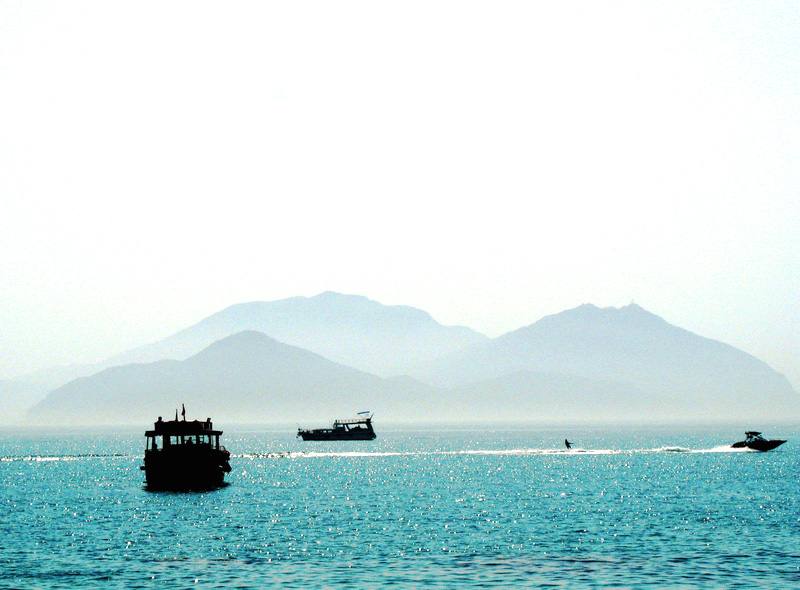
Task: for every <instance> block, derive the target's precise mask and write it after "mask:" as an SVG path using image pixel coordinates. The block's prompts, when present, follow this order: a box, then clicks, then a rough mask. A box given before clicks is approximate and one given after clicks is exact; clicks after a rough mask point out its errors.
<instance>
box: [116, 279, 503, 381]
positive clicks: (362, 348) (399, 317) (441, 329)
mask: <svg viewBox="0 0 800 590" xmlns="http://www.w3.org/2000/svg"><path fill="white" fill-rule="evenodd" d="M245 330H256V331H258V332H263V333H264V334H266V335H268V336H270V337H272V338H275V339H276V340H279V341H280V342H283V343H285V344H291V345H292V346H298V347H300V348H304V349H306V350H310V351H312V352H316V353H317V354H321V355H322V356H324V357H325V358H327V359H329V360H332V361H335V362H338V363H342V364H344V365H347V366H350V367H354V368H356V369H360V370H362V371H367V372H370V373H374V374H376V375H380V376H385V377H388V376H392V375H402V374H404V373H407V372H408V371H409V368H410V367H411V366H414V365H416V364H418V363H419V362H426V361H430V360H434V359H437V358H441V357H444V356H447V355H448V354H451V353H453V352H456V351H458V350H461V349H463V348H464V347H466V346H469V345H472V344H475V343H477V342H485V341H488V340H489V338H488V337H487V336H485V335H483V334H480V333H479V332H476V331H475V330H471V329H469V328H465V327H461V326H443V325H441V324H439V323H438V322H437V321H436V320H434V319H433V318H432V317H431V316H430V314H428V313H427V312H424V311H422V310H419V309H415V308H413V307H408V306H404V305H391V306H388V305H383V304H381V303H378V302H376V301H372V300H370V299H367V298H366V297H362V296H359V295H343V294H340V293H334V292H331V291H328V292H325V293H321V294H319V295H316V296H314V297H291V298H288V299H281V300H278V301H254V302H250V303H240V304H237V305H232V306H230V307H228V308H226V309H224V310H222V311H220V312H218V313H215V314H213V315H211V316H209V317H207V318H206V319H204V320H202V321H200V322H198V323H197V324H195V325H193V326H191V327H189V328H186V329H185V330H181V331H180V332H178V333H176V334H174V335H172V336H170V337H168V338H165V339H164V340H161V341H159V342H156V343H153V344H148V345H145V346H142V347H139V348H137V349H134V350H132V351H129V352H126V353H124V354H121V355H119V356H116V357H113V358H111V359H109V361H107V362H106V363H105V364H106V365H107V366H112V365H122V364H128V363H134V362H136V363H141V362H152V361H157V360H163V359H174V360H183V359H186V358H188V357H190V356H191V355H193V354H196V353H197V352H199V351H200V350H203V349H204V348H205V347H207V346H209V345H210V344H212V343H213V342H215V341H217V340H220V339H221V338H225V337H226V336H230V335H231V334H236V333H238V332H242V331H245Z"/></svg>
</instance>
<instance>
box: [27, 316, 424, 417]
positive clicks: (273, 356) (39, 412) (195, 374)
mask: <svg viewBox="0 0 800 590" xmlns="http://www.w3.org/2000/svg"><path fill="white" fill-rule="evenodd" d="M409 386H412V387H416V388H417V389H418V390H419V389H424V390H425V395H427V397H431V395H430V393H431V392H432V391H433V389H432V388H429V387H426V386H424V385H422V384H419V383H413V380H412V379H408V382H407V383H404V384H402V388H403V391H407V390H408V387H409ZM396 392H398V385H397V384H396V383H395V382H394V381H393V380H384V379H381V378H380V377H377V376H375V375H370V374H368V373H364V372H362V371H359V370H357V369H353V368H350V367H346V366H344V365H341V364H338V363H334V362H332V361H329V360H328V359H325V358H323V357H322V356H320V355H318V354H315V353H312V352H309V351H307V350H303V349H300V348H297V347H294V346H289V345H287V344H283V343H280V342H278V341H277V340H274V339H273V338H269V337H268V336H266V335H264V334H262V333H260V332H254V331H247V332H240V333H238V334H234V335H233V336H228V337H227V338H224V339H222V340H220V341H217V342H215V343H214V344H212V345H211V346H209V347H207V348H206V349H205V350H203V351H201V352H200V353H198V354H196V355H194V356H192V357H190V358H188V359H186V360H184V361H170V360H167V361H157V362H153V363H142V364H129V365H124V366H119V367H112V368H110V369H106V370H104V371H101V372H100V373H97V374H95V375H92V376H91V377H83V378H80V379H76V380H74V381H72V382H70V383H68V384H66V385H64V386H62V387H60V388H58V389H56V390H54V391H52V392H51V393H50V394H49V395H48V396H47V397H46V398H45V399H44V400H43V401H42V402H40V403H39V404H37V405H36V406H34V407H33V408H32V409H31V410H30V411H29V413H28V416H29V419H30V420H31V421H34V422H43V423H60V424H65V423H95V422H106V423H131V422H150V421H152V420H154V419H155V418H156V416H154V413H156V412H158V413H162V412H164V413H167V412H168V411H169V410H170V408H180V407H181V404H183V403H185V404H186V405H187V406H188V407H191V408H194V409H195V410H196V411H200V412H202V413H203V414H207V416H208V417H211V418H212V419H214V420H224V421H237V422H254V421H262V422H263V421H270V422H275V421H296V420H323V421H325V422H327V421H329V420H330V419H331V418H334V417H339V416H340V414H341V413H342V412H345V413H355V412H357V411H361V410H370V409H375V407H376V404H380V405H381V407H383V408H386V409H390V408H397V407H398V406H397V405H396V404H395V403H394V401H393V400H392V396H393V394H394V393H396ZM207 416H205V415H204V416H196V417H198V418H200V419H203V418H205V417H207Z"/></svg>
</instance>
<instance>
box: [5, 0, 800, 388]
mask: <svg viewBox="0 0 800 590" xmlns="http://www.w3.org/2000/svg"><path fill="white" fill-rule="evenodd" d="M799 148H800V2H797V1H795V2H761V1H758V2H756V1H753V2H732V1H730V0H725V1H721V2H698V1H697V0H692V1H688V2H678V1H669V2H667V1H664V2H643V1H641V0H637V1H632V2H598V1H586V2H581V1H576V2H534V1H530V0H528V1H525V2H436V1H432V0H426V1H424V2H414V1H407V0H404V1H403V2H376V1H365V2H341V1H339V2H330V1H324V2H302V1H298V2H266V1H263V0H259V1H257V2H246V1H240V2H233V3H222V2H213V3H212V2H201V1H192V2H170V1H165V0H159V1H158V2H147V1H139V2H108V1H107V0H99V1H96V2H84V1H76V0H71V1H66V2H65V1H62V0H53V1H46V2H35V1H31V0H24V1H18V2H15V1H12V0H8V1H5V2H2V3H0V203H2V207H1V208H0V346H1V347H2V354H0V377H15V376H18V375H21V374H24V373H26V372H28V371H30V370H33V369H37V368H41V367H44V366H48V365H50V364H54V363H56V364H69V363H75V362H94V361H100V360H103V359H104V358H106V357H108V356H110V355H111V354H115V353H118V352H121V351H123V350H127V349H129V348H132V347H134V346H137V345H140V344H143V343H146V342H150V341H154V340H158V339H161V338H163V337H166V336H168V335H170V334H172V333H174V332H175V331H177V330H179V329H181V328H184V327H186V326H188V325H191V324H193V323H195V322H197V321H199V320H200V319H202V318H204V317H206V316H208V315H210V314H211V313H214V312H216V311H219V310H220V309H222V308H224V307H227V306H228V305H231V304H234V303H239V302H244V301H253V300H274V299H281V298H284V297H290V296H294V295H307V296H311V295H315V294H317V293H320V292H322V291H325V290H333V291H339V292H342V293H352V294H359V295H366V296H368V297H370V298H371V299H375V300H377V301H380V302H382V303H385V304H406V305H412V306H415V307H419V308H422V309H424V310H426V311H428V312H430V313H431V314H432V315H433V316H434V318H436V319H437V320H438V321H440V322H442V323H444V324H460V325H466V326H470V327H472V328H475V329H477V330H480V331H482V332H484V333H486V334H488V335H490V336H497V335H500V334H502V333H504V332H507V331H509V330H512V329H516V328H518V327H521V326H524V325H529V324H531V323H533V322H535V321H537V320H539V319H540V318H541V317H543V316H545V315H548V314H551V313H557V312H560V311H563V310H565V309H568V308H572V307H575V306H577V305H580V304H582V303H594V304H595V305H598V306H601V307H605V306H617V307H618V306H622V305H627V304H628V303H630V302H631V301H635V302H636V303H638V304H639V305H641V306H642V307H644V308H645V309H647V310H649V311H651V312H653V313H656V314H658V315H660V316H661V317H663V318H664V319H666V320H667V321H669V322H670V323H673V324H675V325H678V326H680V327H683V328H686V329H689V330H691V331H693V332H696V333H698V334H701V335H703V336H707V337H710V338H715V339H718V340H722V341H724V342H727V343H729V344H732V345H734V346H737V347H739V348H742V349H743V350H745V351H747V352H749V353H751V354H754V355H756V356H758V357H759V358H762V359H763V360H766V361H767V362H768V363H770V364H771V365H772V366H773V367H774V368H775V369H777V370H779V371H781V372H783V373H785V374H787V376H789V377H790V378H791V379H792V382H793V384H794V385H795V387H796V388H800V346H799V345H798V343H799V342H800V204H798V198H799V197H800V192H799V191H798V187H800V149H799Z"/></svg>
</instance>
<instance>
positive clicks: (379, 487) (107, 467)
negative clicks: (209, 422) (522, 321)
mask: <svg viewBox="0 0 800 590" xmlns="http://www.w3.org/2000/svg"><path fill="white" fill-rule="evenodd" d="M215 426H216V427H218V428H220V429H222V430H224V434H223V442H224V444H225V446H226V447H227V448H228V450H229V451H230V452H231V454H232V459H231V463H232V467H233V471H232V472H231V473H230V474H228V475H227V476H226V477H227V481H228V485H226V486H225V487H222V488H220V489H217V490H213V491H205V492H189V493H177V492H152V491H148V490H147V489H146V486H145V482H144V472H143V471H141V470H140V469H139V466H140V465H141V464H142V456H143V450H144V430H145V429H146V428H148V427H150V425H149V424H147V425H143V426H142V428H123V429H56V428H53V429H43V428H39V429H32V428H5V429H2V430H0V483H1V485H0V506H1V507H2V509H0V544H1V545H0V546H1V548H2V550H1V551H0V588H2V589H6V588H8V589H11V588H13V589H51V588H125V589H133V588H228V589H234V588H286V589H289V588H296V589H309V588H362V589H383V588H426V589H431V590H432V589H437V588H459V589H463V588H570V589H572V588H671V589H680V588H685V589H693V588H697V589H700V588H702V589H704V590H708V589H713V588H731V589H733V588H749V587H753V588H755V587H758V588H769V589H771V590H776V589H782V588H787V589H789V588H792V589H796V588H800V482H798V475H799V474H800V425H792V424H789V425H787V424H783V425H774V426H771V427H770V428H769V430H767V429H766V428H765V429H764V430H765V432H764V434H765V435H766V436H767V438H784V439H787V441H788V442H787V443H786V444H784V445H783V446H781V447H779V448H778V449H775V450H774V451H771V452H767V453H756V452H751V451H742V450H733V449H731V448H730V446H729V445H730V443H732V442H735V441H737V440H741V439H742V438H743V434H744V433H743V432H742V431H741V430H742V429H741V427H739V426H736V427H731V426H725V425H720V424H717V425H710V426H704V425H698V424H694V425H683V426H680V425H669V426H652V425H651V426H646V427H645V426H636V425H631V424H628V425H622V426H620V425H616V426H615V425H590V426H587V425H572V426H569V425H546V424H534V425H525V424H513V425H512V424H510V425H436V424H429V425H409V426H402V425H396V426H391V427H389V426H387V427H384V428H381V425H380V422H379V421H378V420H376V430H377V432H378V439H377V440H375V441H363V442H303V441H302V440H300V439H298V438H296V436H295V432H294V430H292V429H291V428H289V427H285V428H284V427H273V426H259V425H247V426H246V425H231V426H226V425H225V424H220V423H215ZM757 426H759V425H752V426H751V428H756V427H757ZM565 438H568V439H569V440H570V441H571V442H572V443H573V445H574V446H573V448H572V449H567V448H566V447H565V445H564V439H565Z"/></svg>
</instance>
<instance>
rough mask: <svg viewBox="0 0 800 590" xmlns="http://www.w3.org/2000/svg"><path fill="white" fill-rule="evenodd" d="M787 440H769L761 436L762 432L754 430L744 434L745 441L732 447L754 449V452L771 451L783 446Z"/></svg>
mask: <svg viewBox="0 0 800 590" xmlns="http://www.w3.org/2000/svg"><path fill="white" fill-rule="evenodd" d="M785 442H786V441H785V440H779V439H773V440H767V439H766V438H764V437H763V436H761V433H760V432H755V431H753V430H750V431H747V432H745V433H744V440H740V441H739V442H735V443H733V444H732V445H731V447H732V448H734V449H753V450H754V451H771V450H772V449H774V448H775V447H779V446H781V445H782V444H783V443H785Z"/></svg>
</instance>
